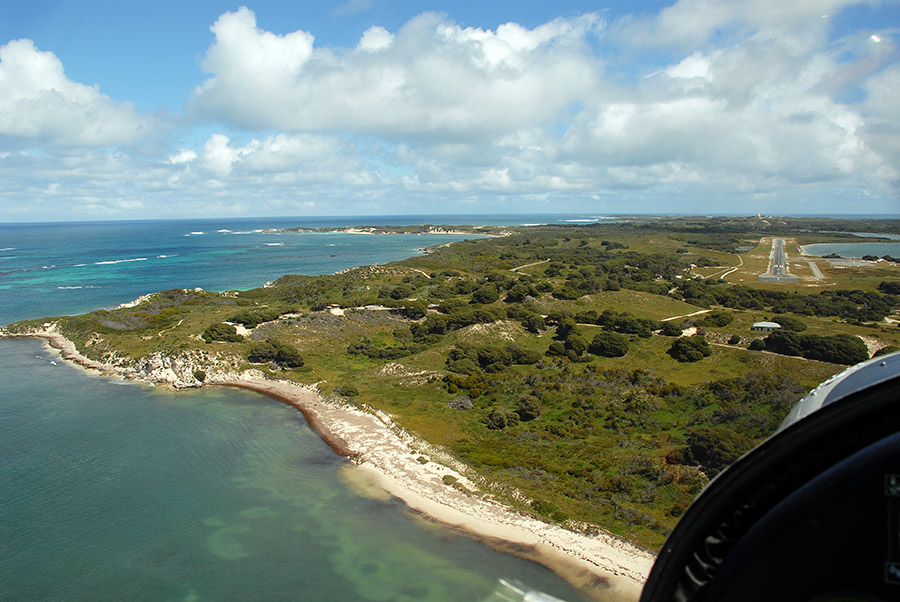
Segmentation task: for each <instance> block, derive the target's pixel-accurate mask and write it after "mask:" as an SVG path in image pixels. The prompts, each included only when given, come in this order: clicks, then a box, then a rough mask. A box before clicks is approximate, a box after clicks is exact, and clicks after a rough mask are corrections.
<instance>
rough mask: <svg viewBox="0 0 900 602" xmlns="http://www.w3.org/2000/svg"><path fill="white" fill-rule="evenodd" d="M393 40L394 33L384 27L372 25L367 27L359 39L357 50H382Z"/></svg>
mask: <svg viewBox="0 0 900 602" xmlns="http://www.w3.org/2000/svg"><path fill="white" fill-rule="evenodd" d="M393 42H394V35H393V34H392V33H391V32H389V31H388V30H387V29H385V28H384V27H380V26H378V25H373V26H372V27H370V28H369V29H367V30H366V31H365V32H364V33H363V36H362V38H361V39H360V40H359V45H358V46H357V47H356V49H357V50H361V51H363V52H378V51H379V50H384V49H385V48H387V47H388V46H390V45H391V44H392V43H393Z"/></svg>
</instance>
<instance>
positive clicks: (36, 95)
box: [0, 0, 900, 221]
mask: <svg viewBox="0 0 900 602" xmlns="http://www.w3.org/2000/svg"><path fill="white" fill-rule="evenodd" d="M782 4H783V5H784V6H781V5H782ZM852 4H853V2H839V1H837V0H835V1H825V2H811V1H810V2H799V3H791V2H784V1H783V0H780V1H779V2H775V1H774V0H759V1H753V2H738V1H732V0H727V1H722V2H711V0H682V1H681V2H678V3H676V4H675V5H673V6H671V7H669V8H668V9H665V10H663V11H662V12H660V13H659V14H656V15H652V16H650V17H647V18H642V19H634V18H632V19H630V20H628V22H627V23H625V22H624V21H618V22H614V23H613V24H612V25H611V26H610V28H609V29H608V28H607V25H606V23H605V22H604V21H603V20H602V19H600V18H599V17H598V16H596V15H590V14H589V15H585V16H582V17H575V18H567V19H555V20H553V21H550V22H548V23H546V24H544V25H540V26H537V27H534V28H529V27H524V26H522V25H520V24H516V23H505V24H503V25H500V26H498V27H496V28H495V29H483V28H471V27H461V26H460V25H458V24H457V23H455V22H454V21H452V20H451V19H449V18H448V17H445V16H442V15H437V14H432V13H426V14H423V15H420V16H418V17H415V18H413V19H411V20H410V21H409V22H407V23H406V24H405V25H403V26H402V27H400V28H399V29H398V30H396V31H394V32H390V31H388V30H387V29H385V28H383V27H378V26H373V27H370V28H369V29H368V30H366V31H365V33H363V34H362V36H361V37H360V40H359V42H358V44H357V45H356V46H355V48H354V47H350V48H328V47H316V46H315V44H314V42H315V38H314V37H313V35H312V33H308V32H306V31H302V30H300V31H296V32H294V33H289V34H286V35H276V34H273V33H271V32H268V31H265V30H263V29H260V28H259V27H258V26H257V23H256V19H255V16H254V14H253V12H252V11H250V10H248V9H246V8H241V9H239V10H237V11H235V12H232V13H226V14H223V15H222V16H221V17H220V18H219V19H217V20H216V22H215V23H214V24H213V26H212V27H211V30H212V31H213V33H214V34H215V42H214V43H213V44H212V45H211V46H210V47H209V48H208V49H207V52H206V55H205V57H204V58H203V60H202V65H203V67H204V69H206V70H207V72H208V77H207V79H206V81H204V82H202V83H201V84H200V85H198V86H197V87H196V89H195V90H194V92H193V94H192V96H191V98H190V100H189V102H188V104H187V106H186V113H187V117H189V118H199V119H201V120H202V121H203V122H204V124H203V126H202V127H203V128H209V129H211V130H212V131H215V132H217V133H215V134H212V135H210V134H209V133H208V131H209V129H207V130H205V132H204V134H203V135H202V138H201V139H200V141H199V142H194V143H187V144H186V143H185V142H184V141H185V140H192V139H194V140H196V137H197V134H196V133H195V132H194V133H193V135H192V132H190V131H185V132H180V134H182V135H180V136H178V137H177V138H175V137H173V140H171V141H168V140H162V139H153V140H150V141H144V142H143V143H142V144H139V145H135V146H133V147H129V148H128V149H126V150H117V151H115V152H112V151H109V152H107V151H103V150H99V149H93V150H91V149H88V150H87V151H83V150H82V149H81V148H80V147H79V145H96V144H113V143H115V142H110V141H111V140H112V141H115V140H119V141H126V142H127V141H129V140H135V139H139V138H140V136H142V135H143V134H144V132H145V131H146V130H147V128H148V125H147V121H146V119H145V118H143V117H141V116H140V115H138V114H137V113H136V112H135V111H134V109H133V108H132V107H131V106H130V105H127V104H120V103H116V102H114V101H112V100H111V99H109V98H108V97H106V96H103V95H102V94H100V93H99V91H98V90H97V89H96V88H92V87H89V86H83V85H82V84H77V83H74V82H71V81H69V80H68V79H67V78H66V77H65V74H64V72H63V69H62V65H61V64H60V63H59V60H58V59H57V58H56V57H55V56H53V55H52V54H50V53H41V52H39V51H37V50H35V49H34V48H33V45H29V44H30V43H27V42H14V43H10V44H8V45H7V46H5V47H3V48H2V49H0V53H2V55H0V58H2V62H0V78H3V77H5V78H6V79H0V135H3V134H5V135H6V136H7V137H9V136H13V137H18V138H19V139H22V140H28V141H34V144H33V146H35V147H37V150H35V151H34V152H31V151H30V150H29V152H24V151H21V149H23V148H27V147H30V146H32V144H28V145H19V146H12V147H10V148H8V149H5V152H2V153H0V181H3V182H4V186H3V187H0V202H2V203H4V204H7V205H12V203H13V201H14V199H18V198H35V199H40V202H42V203H45V206H46V207H49V206H51V205H53V204H54V203H55V204H56V205H55V206H56V207H64V208H68V209H67V210H72V211H76V210H77V209H78V208H92V209H91V210H93V211H97V212H102V211H104V210H105V211H109V212H111V213H110V215H113V213H112V212H120V213H116V214H115V215H116V216H120V217H123V216H127V215H126V214H124V213H121V212H123V211H125V208H127V207H134V208H138V207H141V206H142V207H144V208H145V209H144V210H145V211H147V212H149V213H150V215H159V214H165V213H166V212H167V211H168V212H174V213H173V214H194V215H202V214H206V213H210V212H215V213H220V212H227V213H231V214H235V215H254V214H265V213H277V214H282V215H283V214H288V213H291V211H292V208H296V209H297V210H298V211H299V210H301V209H302V211H304V212H317V213H326V214H327V213H330V214H335V213H358V214H366V213H379V212H397V213H402V212H409V213H421V212H428V211H436V212H446V211H447V210H454V209H457V210H467V209H468V208H473V207H474V208H478V209H479V210H482V209H483V208H484V207H483V205H482V206H479V203H482V204H483V203H491V204H492V206H496V207H497V208H498V210H499V209H500V208H501V207H506V208H509V209H510V210H514V211H525V210H534V211H541V210H547V211H554V210H559V209H567V210H580V209H590V210H592V209H593V208H596V210H598V211H599V210H603V211H610V212H616V211H641V210H651V211H678V210H684V211H693V210H696V211H701V212H704V213H709V212H715V211H717V210H721V208H722V207H726V208H729V210H734V211H738V210H742V209H741V208H743V207H746V209H747V211H749V212H755V211H756V210H762V211H771V212H779V211H787V210H792V211H795V212H796V211H798V209H790V208H791V207H796V206H799V205H797V203H800V202H801V200H802V199H815V200H816V201H817V202H818V203H819V204H818V205H816V206H815V207H809V211H828V212H840V211H843V210H847V208H848V207H849V204H848V203H850V202H851V201H852V200H853V199H856V198H865V199H866V202H867V205H866V207H867V210H869V208H874V209H872V210H873V211H876V212H879V211H880V212H888V211H896V207H897V200H898V198H900V195H898V182H900V167H898V166H900V109H898V107H900V100H898V94H900V66H898V62H897V58H896V57H897V54H896V52H897V50H896V44H895V40H896V36H897V34H896V32H895V31H891V30H887V29H885V30H879V31H877V32H873V31H870V30H867V31H864V32H855V33H851V34H848V35H847V36H845V37H843V38H840V39H835V38H834V35H833V33H832V32H830V30H829V27H830V25H829V23H830V19H823V18H821V15H820V14H819V12H820V11H822V14H824V13H826V12H827V13H829V14H836V13H839V12H840V9H841V7H842V6H846V5H852ZM625 30H628V31H629V32H630V33H631V34H633V35H632V36H631V37H629V38H627V39H625V38H623V37H622V36H621V34H622V32H623V31H625ZM876 38H877V40H876ZM651 42H652V43H653V44H661V46H659V45H657V46H653V47H652V54H653V62H652V64H644V63H642V62H641V60H640V59H638V58H635V57H636V56H638V57H643V56H645V55H644V54H641V53H642V52H644V50H645V49H646V47H645V46H644V45H645V44H648V43H651ZM23 44H24V45H23ZM8 49H11V50H8ZM10 52H11V53H12V54H10ZM17 53H18V54H17ZM8 56H12V57H13V59H8V58H7V57H8ZM48 98H50V99H51V100H52V99H55V100H52V102H51V101H48V100H47V99H48ZM17 103H18V104H17ZM8 107H12V108H8ZM13 112H14V113H15V117H14V118H13V117H9V115H10V114H12V113H13ZM184 121H185V122H188V121H189V120H188V119H185V120H184ZM103 126H108V128H107V129H103ZM16 128H18V129H16ZM29 128H30V129H29ZM16 132H19V133H16ZM226 132H227V135H226V134H225V133H226ZM104 141H105V142H104ZM54 145H56V146H54ZM0 150H4V149H0ZM22 174H25V175H22ZM148 199H152V200H148ZM609 199H615V200H616V201H615V202H617V203H619V204H618V205H616V204H611V203H613V201H610V200H609ZM598 203H602V206H601V205H598ZM722 203H725V204H724V205H723V204H722ZM767 203H768V205H767ZM504 204H505V205H504ZM99 214H100V213H98V215H99ZM0 221H2V216H0Z"/></svg>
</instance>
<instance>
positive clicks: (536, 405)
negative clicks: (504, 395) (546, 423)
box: [516, 395, 541, 422]
mask: <svg viewBox="0 0 900 602" xmlns="http://www.w3.org/2000/svg"><path fill="white" fill-rule="evenodd" d="M516 414H518V415H519V419H520V420H521V421H522V422H530V421H531V420H535V419H536V418H539V417H540V415H541V402H540V400H539V399H538V398H537V397H535V396H534V395H523V396H521V397H520V398H519V401H518V403H517V407H516Z"/></svg>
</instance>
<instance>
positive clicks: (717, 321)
mask: <svg viewBox="0 0 900 602" xmlns="http://www.w3.org/2000/svg"><path fill="white" fill-rule="evenodd" d="M732 321H734V316H733V315H732V314H731V312H727V311H714V312H712V313H709V314H706V315H705V316H703V318H701V319H700V320H698V321H697V326H706V327H709V328H721V327H723V326H728V325H729V324H731V322H732Z"/></svg>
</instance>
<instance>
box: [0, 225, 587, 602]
mask: <svg viewBox="0 0 900 602" xmlns="http://www.w3.org/2000/svg"><path fill="white" fill-rule="evenodd" d="M569 219H592V216H537V217H535V216H520V217H517V218H515V217H497V218H493V219H492V218H489V217H486V216H478V217H473V218H472V219H468V220H467V219H464V218H459V217H455V216H454V217H452V218H439V217H437V218H436V217H430V218H429V221H430V222H431V223H448V224H453V223H493V224H502V223H510V224H512V223H537V222H552V221H565V220H569ZM421 220H422V218H403V217H400V218H393V219H392V218H384V217H381V218H371V219H367V218H354V219H352V220H351V219H341V218H333V219H324V218H318V219H315V220H310V219H275V218H268V219H258V220H193V221H158V222H119V223H91V224H87V223H85V224H41V225H0V324H7V323H9V322H12V321H15V320H18V319H23V318H36V317H41V316H47V315H61V314H71V313H78V312H83V311H87V310H90V309H94V308H97V307H111V306H115V305H117V304H119V303H122V302H125V301H130V300H132V299H134V298H136V297H138V296H140V295H142V294H146V293H148V292H152V291H155V290H160V289H164V288H172V287H186V288H193V287H198V286H199V287H202V288H204V289H207V290H229V289H235V288H250V287H254V286H259V285H261V284H263V283H265V282H266V281H269V280H272V279H275V278H277V277H278V276H280V275H282V274H285V273H300V274H323V273H332V272H335V271H337V270H341V269H344V268H347V267H351V266H355V265H363V264H371V263H376V262H377V263H385V262H388V261H393V260H397V259H401V258H403V257H407V256H410V255H413V254H415V253H419V252H421V249H422V248H423V247H425V246H427V245H431V244H440V243H443V242H448V241H450V240H456V239H459V238H461V237H459V236H416V235H412V236H370V235H350V234H324V233H314V234H268V233H265V232H262V231H261V230H262V229H264V228H280V227H292V226H312V227H322V226H350V225H361V224H378V223H380V224H390V223H420V222H421ZM0 391H2V394H0V600H3V601H7V600H8V601H16V602H19V601H32V600H33V601H37V600H40V601H50V600H60V601H62V600H65V601H72V600H76V601H77V600H85V601H88V600H90V601H95V600H153V601H157V600H160V601H162V600H173V601H183V602H202V601H216V602H218V601H228V600H235V601H238V600H253V601H263V600H273V601H276V600H277V601H285V600H311V601H316V600H336V601H351V600H385V601H387V600H429V601H431V600H434V601H442V600H460V601H464V600H499V599H515V598H509V597H506V598H501V595H506V596H508V595H509V594H510V591H509V590H506V589H504V588H503V586H502V585H501V581H500V580H501V579H506V580H510V581H512V582H515V583H518V584H524V587H525V589H533V590H538V591H543V592H547V593H549V594H552V595H555V596H557V597H559V598H562V599H566V600H578V599H581V596H580V594H579V593H578V592H577V591H575V590H573V589H572V588H571V587H570V586H569V585H568V584H567V583H565V582H564V581H562V580H561V579H559V578H558V577H556V576H555V575H553V574H552V573H551V572H550V571H548V570H546V569H544V568H543V567H541V566H539V565H536V564H534V563H532V562H529V561H526V560H522V559H519V558H516V557H514V556H510V555H507V554H504V553H501V552H499V551H496V550H494V549H492V548H489V547H487V546H485V545H482V544H481V543H478V542H476V541H473V540H471V539H469V538H466V537H462V536H460V535H458V534H456V533H454V532H452V531H449V530H447V529H445V528H443V527H439V526H436V525H434V524H431V523H429V522H426V521H424V520H422V519H421V518H419V517H417V516H415V515H413V514H411V513H409V512H408V511H406V510H405V508H404V506H403V505H402V504H400V503H399V502H397V501H392V500H386V499H383V498H380V497H379V496H377V495H374V494H372V492H367V491H365V490H364V489H363V488H362V487H361V486H360V485H359V484H357V483H354V480H353V471H352V469H350V468H349V463H348V462H347V461H346V460H344V459H343V458H340V457H338V456H336V455H335V454H334V453H333V452H332V451H331V450H330V449H329V448H328V447H327V446H326V445H325V444H324V443H323V442H322V441H321V440H320V439H319V438H318V437H317V436H316V435H315V434H314V433H313V432H312V431H311V430H310V429H309V428H308V427H307V425H306V423H305V422H304V420H303V417H302V416H301V415H300V413H299V412H297V411H295V410H294V409H293V408H291V407H288V406H285V405H282V404H280V403H278V402H275V401H273V400H271V399H270V398H267V397H264V396H262V395H258V394H254V393H252V392H248V391H241V390H230V389H205V390H199V391H192V392H186V393H185V392H179V393H174V392H170V391H164V390H161V389H156V388H152V387H147V386H141V385H136V384H125V383H121V382H117V381H112V380H108V379H104V378H100V377H96V376H92V375H89V374H87V373H85V372H83V371H81V370H78V369H75V368H71V367H69V366H67V365H66V364H64V363H62V362H58V361H55V359H54V356H53V355H52V354H50V353H48V352H47V351H45V350H44V348H43V346H42V345H41V344H40V343H39V342H37V341H30V340H0Z"/></svg>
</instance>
